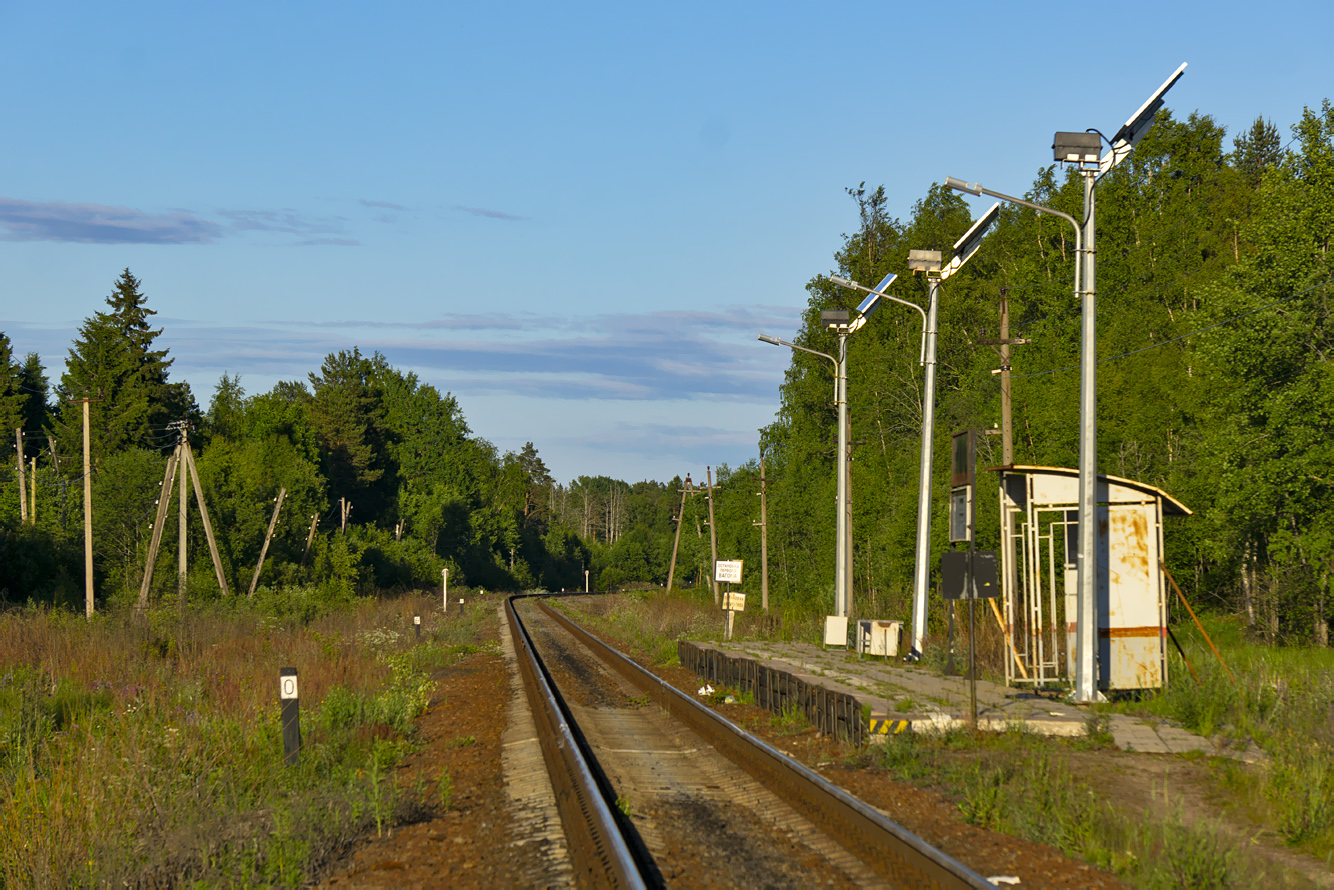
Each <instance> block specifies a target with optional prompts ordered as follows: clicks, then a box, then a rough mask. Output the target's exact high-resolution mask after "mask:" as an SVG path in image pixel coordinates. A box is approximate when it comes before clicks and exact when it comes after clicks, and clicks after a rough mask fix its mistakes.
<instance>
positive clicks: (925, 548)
mask: <svg viewBox="0 0 1334 890" xmlns="http://www.w3.org/2000/svg"><path fill="white" fill-rule="evenodd" d="M999 215H1000V204H999V203H997V204H993V205H992V206H991V207H990V209H988V210H987V212H986V213H984V214H982V215H981V216H979V217H978V218H977V220H976V221H975V222H974V223H973V224H972V225H971V226H969V227H968V231H966V232H964V233H963V236H962V237H961V238H959V240H958V241H956V242H954V257H953V258H952V259H951V260H950V263H949V265H948V266H946V267H945V268H943V269H942V268H941V267H940V251H938V250H913V251H909V253H908V266H909V268H911V269H913V271H915V272H926V273H927V278H928V279H929V280H930V282H931V287H930V298H929V300H928V301H927V305H928V308H927V309H926V310H923V309H922V307H921V306H918V305H917V304H916V303H909V302H908V301H907V300H900V299H898V298H897V297H891V296H889V294H883V296H885V297H889V299H891V300H894V302H896V303H902V304H903V305H905V306H911V307H912V308H914V309H916V310H917V311H918V312H919V313H921V315H922V352H921V359H920V364H922V365H925V366H926V380H925V381H924V382H923V386H922V389H923V392H922V455H921V465H920V470H919V474H918V490H917V556H916V563H915V565H914V566H913V633H912V646H911V649H910V651H909V653H908V659H909V660H910V661H917V660H918V659H920V658H921V656H922V646H923V641H924V640H925V638H926V602H927V581H928V579H929V577H930V568H931V566H930V560H931V463H932V461H931V457H932V449H931V445H932V439H933V437H934V435H935V421H936V318H937V315H938V309H939V307H940V283H941V282H942V281H944V280H945V279H946V278H949V277H950V276H951V275H953V274H954V273H955V272H958V271H959V270H960V269H961V268H963V265H964V263H966V262H968V261H969V260H970V259H972V257H973V254H975V253H977V249H978V247H980V246H981V244H982V236H983V235H985V234H986V233H987V230H988V229H989V228H991V225H992V223H994V222H995V221H996V218H997V217H998V216H999ZM830 280H831V281H833V282H834V283H835V284H838V285H842V286H843V287H850V288H854V289H856V290H861V291H867V292H868V293H876V292H877V291H880V290H882V289H883V287H882V286H881V285H877V287H876V289H875V291H872V290H871V289H870V288H866V287H863V286H862V285H860V284H857V283H856V282H854V281H848V280H847V279H846V278H835V277H831V278H830Z"/></svg>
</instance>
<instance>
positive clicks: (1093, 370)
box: [945, 62, 1186, 702]
mask: <svg viewBox="0 0 1334 890" xmlns="http://www.w3.org/2000/svg"><path fill="white" fill-rule="evenodd" d="M1185 70H1186V65H1185V63H1184V62H1183V63H1182V64H1181V66H1180V67H1178V68H1177V69H1176V71H1174V72H1172V75H1171V76H1170V77H1168V78H1167V80H1165V81H1163V84H1162V86H1160V87H1158V89H1157V90H1155V91H1154V93H1153V94H1152V95H1151V96H1149V98H1148V99H1147V100H1146V101H1145V102H1144V104H1143V105H1141V106H1140V107H1139V109H1138V110H1136V112H1135V113H1134V114H1132V115H1131V116H1130V119H1129V120H1127V121H1126V122H1125V123H1124V124H1123V125H1122V126H1121V129H1119V130H1117V131H1116V134H1115V135H1114V136H1113V137H1112V138H1111V139H1109V140H1108V142H1109V143H1110V144H1111V147H1110V148H1109V149H1108V151H1107V152H1106V153H1105V154H1102V153H1101V149H1102V142H1101V139H1100V134H1098V133H1097V131H1092V132H1084V133H1067V132H1059V133H1057V134H1056V136H1055V138H1054V139H1053V140H1052V149H1053V152H1054V159H1055V160H1057V161H1060V162H1062V163H1067V162H1069V163H1074V164H1077V165H1079V166H1078V169H1079V171H1080V173H1081V174H1083V177H1084V224H1083V226H1082V227H1081V226H1080V225H1079V224H1078V223H1076V222H1075V220H1074V218H1073V217H1071V216H1069V215H1067V214H1064V213H1060V212H1059V211H1056V210H1051V209H1049V208H1046V207H1041V206H1039V205H1037V204H1033V203H1031V202H1028V201H1021V200H1019V199H1017V198H1011V197H1009V196H1007V195H1000V194H997V193H996V192H993V191H989V190H987V189H984V188H982V187H981V186H979V185H976V184H971V185H970V184H969V183H965V182H961V181H959V180H957V179H953V178H952V177H950V178H947V179H946V180H945V184H946V185H947V186H949V187H951V188H955V189H959V190H960V191H965V192H970V193H971V194H974V195H991V196H992V197H995V198H1000V199H1001V200H1003V201H1010V202H1012V203H1015V204H1019V205H1021V206H1024V207H1031V208H1033V209H1034V210H1038V211H1041V212H1044V213H1051V214H1053V215H1055V216H1060V217H1062V218H1064V219H1066V220H1067V221H1069V222H1070V224H1071V225H1073V226H1074V227H1075V233H1076V246H1075V292H1076V294H1077V295H1080V296H1082V299H1083V306H1082V312H1081V323H1080V350H1079V556H1078V566H1079V595H1078V599H1077V602H1078V617H1077V620H1076V634H1075V641H1076V647H1075V653H1076V654H1075V700H1076V701H1081V702H1091V701H1095V700H1096V699H1097V697H1098V688H1097V686H1098V676H1097V663H1096V660H1095V658H1094V652H1095V647H1096V646H1097V643H1098V641H1097V623H1098V615H1097V606H1098V601H1097V593H1098V588H1097V584H1098V546H1097V545H1098V534H1097V511H1098V444H1097V423H1098V421H1097V408H1098V397H1097V361H1098V360H1097V348H1096V346H1097V305H1096V300H1097V277H1096V257H1095V245H1096V243H1097V238H1096V227H1095V208H1096V202H1095V190H1096V187H1097V183H1098V180H1099V179H1100V178H1102V177H1103V176H1104V175H1106V174H1107V173H1108V172H1109V171H1111V170H1112V168H1114V167H1115V166H1116V165H1117V164H1119V163H1121V162H1122V161H1123V160H1125V159H1126V158H1127V157H1128V156H1129V155H1130V152H1131V151H1132V150H1134V148H1135V146H1136V145H1138V144H1139V141H1140V140H1141V139H1143V138H1144V134H1145V133H1147V132H1149V129H1150V128H1151V127H1152V126H1153V118H1154V115H1155V114H1157V113H1158V109H1159V108H1161V107H1162V106H1163V96H1164V95H1165V94H1166V93H1167V91H1168V90H1169V89H1171V88H1172V85H1173V84H1175V83H1176V82H1177V80H1179V79H1180V78H1181V75H1182V74H1183V73H1184V72H1185ZM1081 259H1082V261H1083V269H1082V277H1081V269H1080V261H1081ZM1081 283H1082V285H1083V291H1082V294H1081V293H1080V286H1081Z"/></svg>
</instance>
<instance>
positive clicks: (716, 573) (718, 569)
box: [713, 559, 744, 584]
mask: <svg viewBox="0 0 1334 890" xmlns="http://www.w3.org/2000/svg"><path fill="white" fill-rule="evenodd" d="M742 562H744V560H740V559H720V560H718V561H717V562H715V563H714V564H713V580H715V581H718V582H726V583H728V584H740V583H741V563H742Z"/></svg>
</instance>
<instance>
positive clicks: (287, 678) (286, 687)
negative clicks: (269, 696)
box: [278, 668, 297, 700]
mask: <svg viewBox="0 0 1334 890" xmlns="http://www.w3.org/2000/svg"><path fill="white" fill-rule="evenodd" d="M278 697H279V698H280V699H282V700H286V699H289V698H296V697H297V694H296V668H283V669H282V671H281V672H280V673H279V676H278Z"/></svg>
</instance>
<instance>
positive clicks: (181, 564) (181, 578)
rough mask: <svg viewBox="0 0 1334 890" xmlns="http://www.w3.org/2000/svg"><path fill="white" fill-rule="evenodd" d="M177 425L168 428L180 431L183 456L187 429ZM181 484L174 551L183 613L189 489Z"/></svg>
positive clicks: (186, 570) (181, 424) (187, 570)
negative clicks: (178, 526) (178, 538)
mask: <svg viewBox="0 0 1334 890" xmlns="http://www.w3.org/2000/svg"><path fill="white" fill-rule="evenodd" d="M178 423H179V425H178V424H170V425H169V426H174V427H176V429H177V430H179V431H180V434H181V444H180V448H181V454H182V455H184V454H185V449H187V448H189V447H190V444H189V440H188V439H187V438H186V436H187V434H188V429H187V427H186V426H185V425H184V422H183V421H181V422H178ZM186 462H187V464H188V462H189V458H186ZM181 482H182V484H181V486H180V492H181V534H180V546H179V547H177V549H176V595H177V596H178V597H179V598H180V603H181V611H182V612H184V611H185V581H186V575H187V573H188V572H189V568H190V564H189V560H188V559H187V555H186V544H187V541H186V530H187V529H188V528H189V514H187V513H186V512H185V511H186V507H187V506H189V503H190V495H189V489H188V488H187V487H186V485H185V484H184V482H185V480H184V479H182V480H181ZM203 502H204V501H203V498H200V501H199V503H200V504H201V505H202V504H203Z"/></svg>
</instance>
